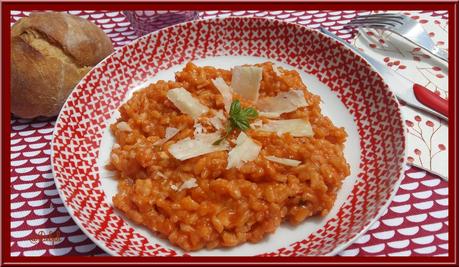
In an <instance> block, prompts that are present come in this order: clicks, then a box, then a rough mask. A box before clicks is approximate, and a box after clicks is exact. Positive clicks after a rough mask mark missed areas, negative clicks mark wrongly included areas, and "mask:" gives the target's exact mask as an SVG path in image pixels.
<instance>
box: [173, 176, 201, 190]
mask: <svg viewBox="0 0 459 267" xmlns="http://www.w3.org/2000/svg"><path fill="white" fill-rule="evenodd" d="M197 186H198V184H197V183H196V179H195V178H190V179H188V180H186V181H185V182H183V184H182V185H181V186H180V187H179V189H178V191H181V190H183V189H190V188H194V187H197Z"/></svg>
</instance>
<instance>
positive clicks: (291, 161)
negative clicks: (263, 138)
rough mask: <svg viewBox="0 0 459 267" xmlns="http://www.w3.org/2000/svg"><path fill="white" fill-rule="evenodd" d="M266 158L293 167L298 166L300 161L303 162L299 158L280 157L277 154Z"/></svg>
mask: <svg viewBox="0 0 459 267" xmlns="http://www.w3.org/2000/svg"><path fill="white" fill-rule="evenodd" d="M265 158H266V159H267V160H269V161H272V162H276V163H279V164H283V165H287V166H292V167H296V166H298V165H300V163H301V161H299V160H295V159H286V158H278V157H276V156H266V157H265Z"/></svg>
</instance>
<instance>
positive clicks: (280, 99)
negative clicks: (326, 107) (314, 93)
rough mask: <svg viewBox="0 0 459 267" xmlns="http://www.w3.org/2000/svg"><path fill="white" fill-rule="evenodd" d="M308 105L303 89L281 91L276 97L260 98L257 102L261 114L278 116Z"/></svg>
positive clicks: (269, 116) (268, 116) (271, 116)
mask: <svg viewBox="0 0 459 267" xmlns="http://www.w3.org/2000/svg"><path fill="white" fill-rule="evenodd" d="M307 105H308V103H307V102H306V99H305V98H304V93H303V91H302V90H290V91H287V92H282V93H279V94H277V95H276V96H274V97H265V98H263V99H260V100H259V101H258V103H257V108H258V109H259V114H260V116H264V117H267V118H276V117H279V116H280V115H281V114H282V113H288V112H292V111H295V110H297V109H298V108H300V107H306V106H307Z"/></svg>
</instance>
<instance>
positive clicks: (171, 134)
mask: <svg viewBox="0 0 459 267" xmlns="http://www.w3.org/2000/svg"><path fill="white" fill-rule="evenodd" d="M180 130H181V129H177V128H173V127H167V128H166V134H165V135H164V138H163V139H159V140H158V141H156V142H154V143H153V145H155V146H157V145H162V144H164V143H166V142H167V141H169V140H170V139H171V138H172V137H174V136H175V135H177V134H178V133H179V132H180Z"/></svg>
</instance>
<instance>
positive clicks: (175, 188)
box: [171, 184, 179, 191]
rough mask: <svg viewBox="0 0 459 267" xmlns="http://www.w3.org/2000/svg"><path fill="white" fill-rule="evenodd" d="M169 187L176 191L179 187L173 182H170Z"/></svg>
mask: <svg viewBox="0 0 459 267" xmlns="http://www.w3.org/2000/svg"><path fill="white" fill-rule="evenodd" d="M171 188H172V190H174V191H178V190H179V188H178V187H177V186H176V185H175V184H171Z"/></svg>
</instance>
